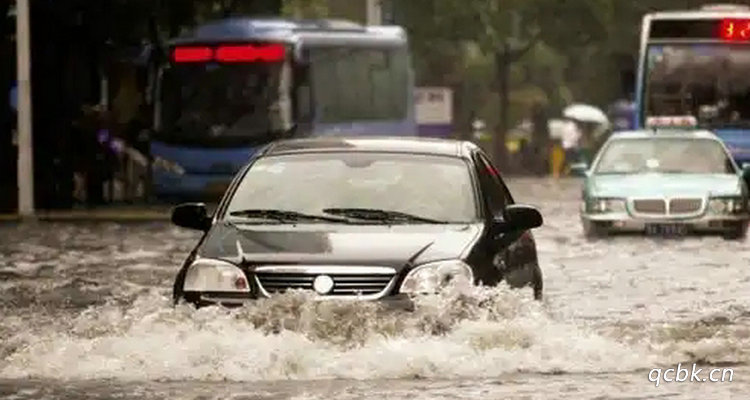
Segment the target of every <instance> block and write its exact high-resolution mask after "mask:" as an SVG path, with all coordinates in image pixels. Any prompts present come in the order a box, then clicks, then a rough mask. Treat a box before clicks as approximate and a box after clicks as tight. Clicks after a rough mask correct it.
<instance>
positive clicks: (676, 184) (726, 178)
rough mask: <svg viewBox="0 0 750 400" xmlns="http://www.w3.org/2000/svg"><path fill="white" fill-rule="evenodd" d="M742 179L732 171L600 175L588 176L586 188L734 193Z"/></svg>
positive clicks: (625, 192) (605, 192)
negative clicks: (723, 172) (722, 172)
mask: <svg viewBox="0 0 750 400" xmlns="http://www.w3.org/2000/svg"><path fill="white" fill-rule="evenodd" d="M740 182H741V180H740V177H739V176H737V175H731V174H659V173H653V174H638V175H599V176H592V177H589V178H588V182H587V189H588V192H589V194H590V195H593V196H600V197H640V196H673V195H691V196H701V197H703V196H732V195H739V194H740V193H741V190H742V186H741V183H740Z"/></svg>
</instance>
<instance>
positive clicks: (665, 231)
mask: <svg viewBox="0 0 750 400" xmlns="http://www.w3.org/2000/svg"><path fill="white" fill-rule="evenodd" d="M687 233H688V226H687V225H685V224H648V225H646V234H648V235H652V236H685V235H687Z"/></svg>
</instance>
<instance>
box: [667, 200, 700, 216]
mask: <svg viewBox="0 0 750 400" xmlns="http://www.w3.org/2000/svg"><path fill="white" fill-rule="evenodd" d="M701 208H703V199H671V200H669V213H670V214H692V213H696V212H698V211H700V210H701Z"/></svg>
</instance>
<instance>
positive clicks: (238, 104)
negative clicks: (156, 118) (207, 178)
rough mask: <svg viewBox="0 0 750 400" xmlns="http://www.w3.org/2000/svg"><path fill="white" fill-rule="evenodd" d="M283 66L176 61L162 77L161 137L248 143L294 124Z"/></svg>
mask: <svg viewBox="0 0 750 400" xmlns="http://www.w3.org/2000/svg"><path fill="white" fill-rule="evenodd" d="M285 71H286V67H285V66H284V64H283V63H243V64H236V65H235V64H231V65H225V64H211V63H208V64H207V63H189V64H177V65H172V66H171V67H170V68H168V69H166V70H165V71H164V75H163V78H162V82H161V110H162V112H161V127H160V129H159V132H158V135H159V139H161V140H165V141H168V142H175V143H185V142H192V143H198V144H201V145H206V144H209V143H222V142H223V141H224V142H226V141H229V142H237V141H238V140H239V141H243V142H247V141H249V140H250V141H252V140H256V141H257V140H264V139H266V138H269V137H273V135H274V134H278V132H283V131H285V130H287V129H290V128H291V121H290V115H291V114H290V107H289V101H288V95H287V94H285V91H284V88H286V87H288V86H287V84H286V81H287V78H286V72H285Z"/></svg>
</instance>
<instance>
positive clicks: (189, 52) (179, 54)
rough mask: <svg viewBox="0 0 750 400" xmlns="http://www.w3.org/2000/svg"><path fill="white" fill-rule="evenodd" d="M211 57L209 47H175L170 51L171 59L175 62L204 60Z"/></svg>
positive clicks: (211, 52) (211, 53)
mask: <svg viewBox="0 0 750 400" xmlns="http://www.w3.org/2000/svg"><path fill="white" fill-rule="evenodd" d="M212 57H213V50H211V48H210V47H176V48H175V49H174V51H173V52H172V59H173V60H174V62H177V63H186V62H205V61H210V60H211V58H212Z"/></svg>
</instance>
